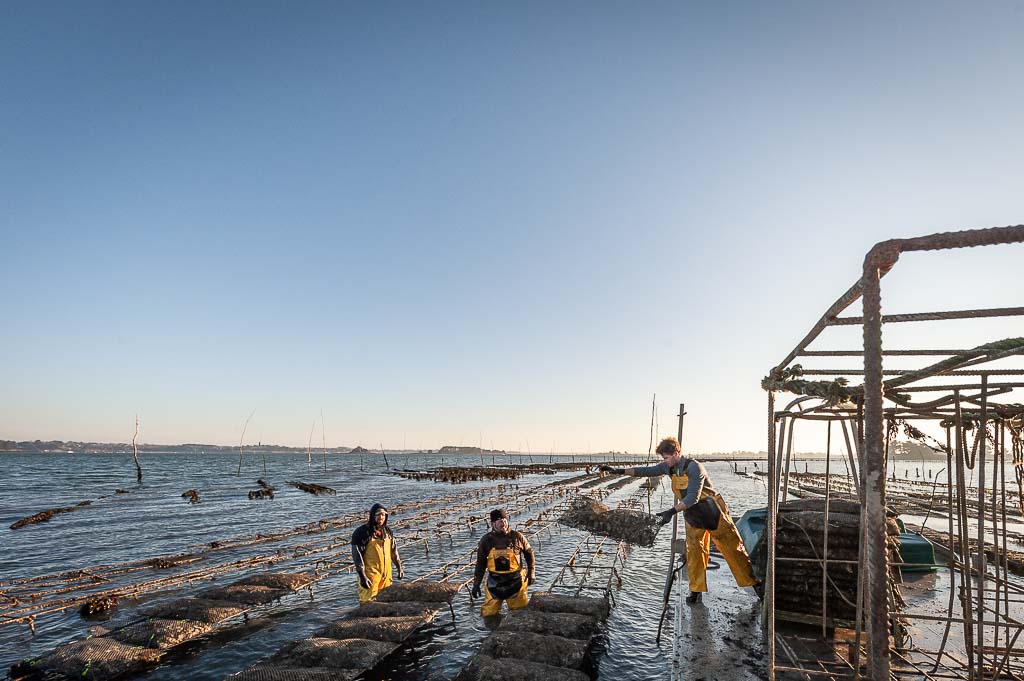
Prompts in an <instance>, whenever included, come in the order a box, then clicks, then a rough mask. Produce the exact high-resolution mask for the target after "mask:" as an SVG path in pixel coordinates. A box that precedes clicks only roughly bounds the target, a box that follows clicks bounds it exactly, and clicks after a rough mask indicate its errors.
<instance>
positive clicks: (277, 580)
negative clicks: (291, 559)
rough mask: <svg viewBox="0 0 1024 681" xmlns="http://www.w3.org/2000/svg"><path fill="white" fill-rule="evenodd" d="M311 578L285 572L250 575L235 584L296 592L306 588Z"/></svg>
mask: <svg viewBox="0 0 1024 681" xmlns="http://www.w3.org/2000/svg"><path fill="white" fill-rule="evenodd" d="M312 581H313V578H312V577H310V576H309V575H304V574H289V573H285V572H267V573H264V574H259V575H252V576H250V577H246V578H245V579H240V580H238V581H237V582H235V584H237V585H242V586H265V587H269V588H271V589H288V590H289V591H298V590H299V589H301V588H302V587H304V586H307V585H308V584H309V583H310V582H312Z"/></svg>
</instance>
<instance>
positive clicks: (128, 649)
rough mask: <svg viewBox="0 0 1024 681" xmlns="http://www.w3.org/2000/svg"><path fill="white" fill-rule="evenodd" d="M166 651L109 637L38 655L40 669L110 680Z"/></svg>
mask: <svg viewBox="0 0 1024 681" xmlns="http://www.w3.org/2000/svg"><path fill="white" fill-rule="evenodd" d="M162 654H163V653H161V652H160V651H159V650H152V649H150V648H141V647H139V646H134V645H130V644H127V643H121V642H120V641H114V640H111V639H109V638H89V639H85V640H84V641H75V642H74V643H69V644H67V645H63V646H61V647H59V648H57V649H55V650H53V651H51V652H49V653H47V654H46V655H43V656H42V657H40V658H39V660H38V661H37V663H36V665H37V666H38V667H39V668H41V669H46V670H48V671H51V672H57V673H59V674H64V675H65V676H72V677H75V678H80V679H109V678H113V677H115V676H121V675H122V674H128V673H129V672H134V671H139V670H142V669H144V668H146V667H147V666H149V665H151V664H155V663H156V662H157V661H158V660H159V659H160V657H161V655H162Z"/></svg>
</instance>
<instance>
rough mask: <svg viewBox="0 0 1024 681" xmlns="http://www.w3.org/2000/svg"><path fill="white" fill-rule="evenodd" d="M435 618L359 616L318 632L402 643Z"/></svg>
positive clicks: (338, 637) (329, 625) (328, 636)
mask: <svg viewBox="0 0 1024 681" xmlns="http://www.w3.org/2000/svg"><path fill="white" fill-rule="evenodd" d="M430 619H433V617H432V616H431V617H430V618H428V619H424V618H422V617H358V618H354V619H343V620H340V621H338V622H332V623H331V624H328V625H327V626H326V627H324V628H323V629H321V630H320V631H319V632H317V636H318V637H323V638H337V639H345V638H368V639H372V640H374V641H390V642H392V643H401V642H402V641H404V640H405V639H406V638H408V637H409V635H410V634H412V632H414V631H416V629H417V628H418V627H419V626H421V625H423V624H426V623H427V622H429V621H430Z"/></svg>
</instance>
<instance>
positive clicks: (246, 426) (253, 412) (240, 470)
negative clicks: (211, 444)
mask: <svg viewBox="0 0 1024 681" xmlns="http://www.w3.org/2000/svg"><path fill="white" fill-rule="evenodd" d="M255 413H256V409H255V408H253V410H252V411H251V412H249V418H247V419H246V420H245V423H244V424H243V425H242V436H241V437H239V438H238V470H237V471H235V475H241V474H242V452H243V451H244V450H243V449H242V441H243V440H245V429H246V428H248V427H249V421H250V420H251V419H252V415H253V414H255Z"/></svg>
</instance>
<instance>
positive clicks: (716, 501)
mask: <svg viewBox="0 0 1024 681" xmlns="http://www.w3.org/2000/svg"><path fill="white" fill-rule="evenodd" d="M657 451H658V454H660V455H661V458H662V461H661V463H659V464H655V465H654V466H640V467H637V468H612V467H611V466H601V470H603V471H607V472H611V473H624V474H626V475H634V476H640V477H654V476H656V475H670V476H672V493H673V494H674V495H675V499H676V504H675V506H673V507H672V508H670V509H668V510H665V511H662V512H661V513H659V514H658V515H659V516H660V518H661V523H662V524H663V525H664V524H665V523H667V522H669V521H670V520H672V516H674V515H675V514H676V513H679V512H680V511H682V513H683V519H684V520H685V523H684V525H685V528H686V570H687V573H688V577H689V580H690V595H689V596H688V597H687V599H686V602H687V603H699V602H700V599H701V594H702V593H704V592H705V591H707V590H708V581H707V569H708V558H709V557H710V555H711V540H714V542H715V546H717V547H718V550H719V551H721V552H722V556H724V557H725V562H726V563H728V564H729V569H730V570H732V575H733V577H734V578H735V579H736V583H737V584H738V585H740V586H752V587H754V591H755V592H756V593H757V595H758V596H761V594H762V591H761V582H760V581H758V579H757V577H755V576H754V568H753V566H751V564H750V557H749V556H748V555H747V550H746V549H745V548H744V546H743V540H742V539H740V533H739V532H737V531H736V525H735V523H733V521H732V516H730V515H729V507H728V506H726V504H725V499H723V498H722V495H721V494H719V493H717V492H716V491H715V489H714V486H713V485H712V484H711V479H710V478H708V472H707V470H706V469H705V468H704V464H702V463H700V462H698V461H694V460H693V459H687V458H685V457H684V456H683V455H682V452H681V448H680V446H679V441H678V440H677V439H675V438H674V437H668V438H665V439H664V440H662V441H661V442H659V443H658V450H657Z"/></svg>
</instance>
